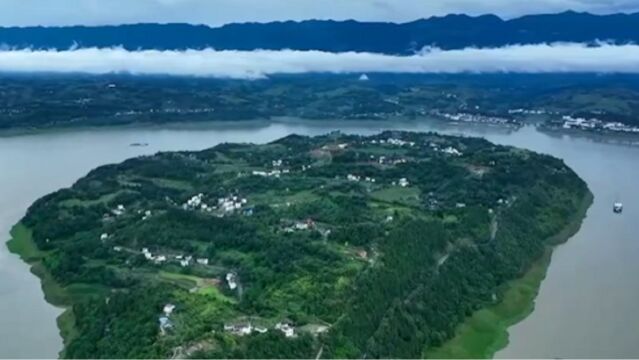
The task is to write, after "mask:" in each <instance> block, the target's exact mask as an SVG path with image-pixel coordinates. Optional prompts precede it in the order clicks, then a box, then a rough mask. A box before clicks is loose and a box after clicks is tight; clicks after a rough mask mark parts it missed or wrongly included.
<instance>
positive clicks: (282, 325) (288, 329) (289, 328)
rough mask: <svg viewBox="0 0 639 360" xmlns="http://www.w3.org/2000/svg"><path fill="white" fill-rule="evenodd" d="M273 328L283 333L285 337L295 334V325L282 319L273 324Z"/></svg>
mask: <svg viewBox="0 0 639 360" xmlns="http://www.w3.org/2000/svg"><path fill="white" fill-rule="evenodd" d="M275 329H277V330H279V331H281V332H283V333H284V336H286V337H293V336H295V327H294V326H293V325H291V324H290V323H289V322H286V321H283V322H278V323H277V324H275Z"/></svg>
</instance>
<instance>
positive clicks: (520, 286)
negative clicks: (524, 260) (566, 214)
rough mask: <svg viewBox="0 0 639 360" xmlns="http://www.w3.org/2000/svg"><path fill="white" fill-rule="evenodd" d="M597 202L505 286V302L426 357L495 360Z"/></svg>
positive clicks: (587, 203)
mask: <svg viewBox="0 0 639 360" xmlns="http://www.w3.org/2000/svg"><path fill="white" fill-rule="evenodd" d="M593 201H594V195H593V193H592V192H591V191H590V190H588V193H587V194H586V195H585V196H584V197H583V198H582V200H581V204H580V207H579V209H578V211H577V212H576V213H575V214H573V216H572V219H571V220H570V222H569V223H568V224H567V225H566V227H565V228H564V229H563V230H562V231H560V232H559V233H558V234H556V235H554V236H552V237H551V238H549V239H548V240H549V243H550V244H549V245H548V246H547V248H546V251H545V252H544V254H543V255H542V257H541V258H540V259H538V260H536V261H535V262H533V263H532V265H531V267H530V269H529V270H528V271H527V272H526V273H525V274H524V275H523V276H522V277H520V278H518V279H515V280H511V281H510V282H508V283H507V284H506V285H505V288H506V290H505V291H504V293H503V296H502V298H501V300H500V301H499V302H497V303H495V304H492V305H489V306H486V307H484V308H482V309H480V310H477V311H475V312H474V313H473V314H472V315H471V316H469V317H467V318H466V320H465V321H464V322H463V323H461V324H459V325H458V326H457V328H456V330H455V332H456V335H455V336H454V337H453V338H451V339H449V340H448V341H446V342H445V343H444V344H442V345H441V346H439V347H437V348H434V349H429V350H426V351H424V352H423V357H426V358H434V359H454V358H458V359H459V358H461V359H492V358H494V357H495V354H496V353H497V352H499V351H500V350H502V349H504V348H505V347H506V346H507V345H508V343H509V339H508V337H509V332H508V329H509V328H510V327H511V326H513V325H515V324H517V323H519V322H521V321H523V320H524V319H526V318H527V317H528V316H529V315H530V314H531V313H532V312H533V311H534V309H535V299H536V298H537V295H538V293H539V290H540V288H541V284H542V282H543V280H544V279H545V278H546V274H547V271H548V268H549V267H550V264H551V260H552V253H553V251H554V249H555V248H556V247H557V246H559V245H561V244H563V243H565V242H567V241H568V240H569V239H570V238H572V237H573V236H574V235H575V234H576V233H577V232H578V231H579V229H580V228H581V224H582V223H583V220H584V219H585V218H586V216H587V212H588V209H590V207H591V205H592V203H593Z"/></svg>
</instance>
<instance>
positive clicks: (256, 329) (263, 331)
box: [253, 326, 268, 334]
mask: <svg viewBox="0 0 639 360" xmlns="http://www.w3.org/2000/svg"><path fill="white" fill-rule="evenodd" d="M253 330H255V331H256V332H258V333H260V334H264V333H266V332H267V331H268V329H267V328H265V327H261V326H256V327H255V328H253Z"/></svg>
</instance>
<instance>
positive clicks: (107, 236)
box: [100, 233, 109, 241]
mask: <svg viewBox="0 0 639 360" xmlns="http://www.w3.org/2000/svg"><path fill="white" fill-rule="evenodd" d="M108 238H109V234H107V233H103V234H102V235H100V240H101V241H105V240H106V239H108Z"/></svg>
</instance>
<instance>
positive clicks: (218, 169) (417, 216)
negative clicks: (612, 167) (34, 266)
mask: <svg viewBox="0 0 639 360" xmlns="http://www.w3.org/2000/svg"><path fill="white" fill-rule="evenodd" d="M588 194H589V192H588V189H587V187H586V185H585V183H584V182H583V181H581V180H580V179H579V178H578V177H577V176H576V175H575V174H574V173H573V172H572V171H571V170H570V169H569V168H568V167H566V166H565V164H563V162H562V161H561V160H558V159H555V158H552V157H549V156H545V155H539V154H536V153H533V152H529V151H524V150H519V149H515V148H511V147H504V146H497V145H493V144H491V143H489V142H487V141H485V140H481V139H473V138H457V137H448V136H439V135H435V134H419V133H407V132H384V133H381V134H378V135H374V136H371V137H362V136H347V135H342V134H339V133H333V134H328V135H325V136H320V137H315V138H307V137H301V136H296V135H292V136H288V137H286V138H283V139H280V140H278V141H275V142H273V143H270V144H266V145H250V144H222V145H219V146H216V147H214V148H211V149H208V150H204V151H201V152H174V153H158V154H156V155H153V156H146V157H140V158H135V159H131V160H127V161H125V162H123V163H121V164H117V165H109V166H103V167H100V168H98V169H95V170H93V171H91V172H90V173H89V174H88V175H87V176H86V177H84V178H82V179H80V180H79V181H78V182H76V183H75V184H74V185H73V186H72V187H71V188H68V189H63V190H60V191H58V192H55V193H52V194H50V195H48V196H45V197H44V198H42V199H40V200H38V201H37V202H36V203H34V204H33V205H32V206H31V208H30V209H29V211H28V213H27V215H26V216H25V218H24V219H23V221H22V225H23V226H26V228H27V229H28V231H30V233H28V235H29V236H30V239H24V241H32V242H33V243H34V244H35V245H36V246H37V251H36V250H33V249H32V250H30V255H29V256H28V257H27V256H25V258H28V260H29V261H31V262H37V263H39V264H40V265H41V266H43V267H44V269H45V270H46V272H47V273H48V276H51V277H52V278H53V279H54V280H55V282H56V283H57V284H58V285H59V286H60V287H61V289H62V290H61V291H62V292H64V295H65V296H66V298H67V299H68V300H67V303H68V305H70V306H71V307H70V310H68V311H69V313H68V314H70V315H68V316H67V317H66V319H67V321H68V322H69V324H70V326H71V328H72V331H67V332H65V334H66V335H67V337H66V348H65V352H64V356H66V357H73V358H87V357H91V358H104V357H109V358H114V357H136V358H146V357H154V358H160V357H168V356H177V357H184V356H187V357H220V358H228V357H233V358H279V357H282V358H310V357H315V356H318V355H321V356H322V357H349V358H350V357H403V358H414V357H419V356H421V354H423V353H424V352H425V351H427V350H429V349H432V348H433V347H436V346H438V345H441V344H442V343H443V342H444V341H446V340H447V339H450V338H451V337H452V336H453V335H454V333H455V327H456V326H457V325H458V324H460V323H461V322H462V321H464V319H465V318H466V317H468V316H469V315H471V314H472V313H473V312H474V311H476V310H478V309H480V308H482V307H485V306H488V305H490V304H494V303H497V302H499V299H500V298H501V296H502V295H503V293H504V291H505V290H506V288H505V284H506V283H507V282H508V281H510V280H512V279H515V278H518V277H520V276H522V275H523V274H524V273H525V272H526V271H527V270H528V269H529V268H530V267H531V266H532V264H533V263H534V262H535V261H537V260H538V259H540V258H541V257H542V256H543V254H544V253H545V252H546V251H547V249H548V247H549V246H551V245H553V243H552V237H553V236H554V235H556V234H558V233H559V232H561V231H562V229H564V228H565V227H566V226H568V225H569V223H570V221H571V216H572V215H573V214H574V213H575V212H577V211H578V209H579V207H580V206H581V203H582V199H584V198H585V197H587V196H588ZM194 199H195V200H194ZM229 203H231V204H232V205H231V206H228V205H229ZM22 232H23V233H24V232H25V230H22ZM29 236H25V238H26V237H29ZM187 257H192V259H190V261H186V259H187ZM183 261H186V262H183ZM229 277H230V278H231V280H229ZM167 304H173V305H175V309H172V311H169V314H168V315H163V307H164V306H165V305H167ZM164 316H166V317H165V318H163V317H164ZM166 321H168V322H169V324H170V325H168V326H162V325H161V322H164V325H166ZM249 323H250V324H251V326H253V327H254V328H253V329H252V331H250V332H251V333H250V334H248V335H247V334H245V335H240V334H238V333H237V331H236V330H237V329H231V328H230V326H232V325H236V326H237V327H241V326H245V325H248V324H249ZM282 323H287V324H289V325H291V326H292V327H293V328H294V330H293V332H294V333H293V334H292V335H293V336H286V335H285V331H280V330H279V329H278V327H279V325H281V324H282ZM258 328H259V329H260V331H257V330H255V329H258ZM244 329H246V327H244ZM287 335H291V333H289V334H287Z"/></svg>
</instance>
